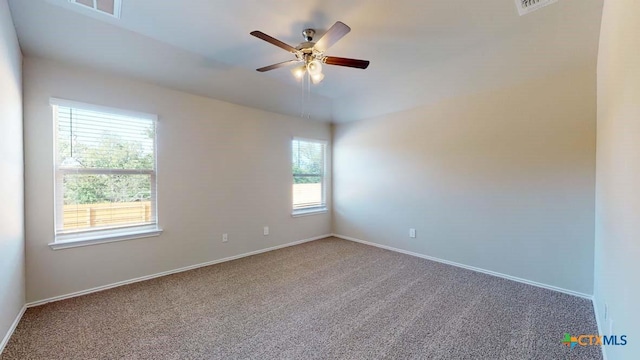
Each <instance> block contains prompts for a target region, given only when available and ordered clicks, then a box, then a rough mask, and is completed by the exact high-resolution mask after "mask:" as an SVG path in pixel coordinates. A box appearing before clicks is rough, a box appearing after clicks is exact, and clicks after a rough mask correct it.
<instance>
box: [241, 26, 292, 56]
mask: <svg viewBox="0 0 640 360" xmlns="http://www.w3.org/2000/svg"><path fill="white" fill-rule="evenodd" d="M250 34H251V35H253V36H255V37H257V38H258V39H262V40H264V41H266V42H268V43H270V44H273V45H275V46H277V47H279V48H282V49H285V50H287V51H288V52H290V53H293V54H295V53H296V52H298V50H297V49H296V48H294V47H293V46H291V45H288V44H285V43H283V42H282V41H280V40H278V39H276V38H274V37H271V36H269V35H267V34H265V33H263V32H262V31H258V30H256V31H252V32H250Z"/></svg>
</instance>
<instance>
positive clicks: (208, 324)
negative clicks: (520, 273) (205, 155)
mask: <svg viewBox="0 0 640 360" xmlns="http://www.w3.org/2000/svg"><path fill="white" fill-rule="evenodd" d="M564 333H570V334H572V335H576V334H596V333H597V330H596V323H595V316H594V313H593V308H592V305H591V302H590V301H589V300H586V299H582V298H578V297H574V296H570V295H566V294H562V293H558V292H554V291H550V290H547V289H542V288H538V287H534V286H530V285H526V284H521V283H517V282H513V281H510V280H505V279H502V278H498V277H493V276H489V275H486V274H481V273H476V272H473V271H469V270H465V269H461V268H457V267H453V266H449V265H444V264H440V263H437V262H433V261H428V260H424V259H420V258H416V257H412V256H408V255H404V254H399V253H395V252H391V251H387V250H383V249H379V248H375V247H371V246H366V245H362V244H358V243H353V242H349V241H345V240H340V239H336V238H327V239H323V240H317V241H313V242H309V243H305V244H301V245H297V246H292V247H288V248H284V249H280V250H276V251H271V252H268V253H263V254H259V255H254V256H251V257H247V258H242V259H239V260H234V261H230V262H226V263H222V264H217V265H212V266H208V267H204V268H199V269H195V270H191V271H187V272H183V273H179V274H174V275H169V276H165V277H161V278H156V279H152V280H148V281H144V282H140V283H135V284H130V285H126V286H121V287H118V288H114V289H110V290H106V291H102V292H99V293H93V294H88V295H84V296H81V297H77V298H72V299H68V300H63V301H58V302H54V303H49V304H45V305H42V306H38V307H34V308H30V309H28V310H27V311H26V313H25V314H24V317H23V318H22V320H21V322H20V323H19V325H18V327H17V329H16V331H15V333H14V335H13V337H12V338H11V340H10V341H9V343H8V345H7V347H6V348H5V350H4V352H3V353H2V354H1V355H0V359H1V360H9V359H601V355H600V348H599V347H598V346H576V347H575V348H574V349H569V348H568V347H566V346H564V345H563V344H562V343H561V341H562V338H563V335H564Z"/></svg>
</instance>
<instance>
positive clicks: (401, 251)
mask: <svg viewBox="0 0 640 360" xmlns="http://www.w3.org/2000/svg"><path fill="white" fill-rule="evenodd" d="M333 236H334V237H337V238H340V239H344V240H349V241H353V242H357V243H360V244H365V245H369V246H375V247H378V248H381V249H385V250H391V251H395V252H399V253H401V254H406V255H411V256H415V257H419V258H422V259H427V260H431V261H435V262H439V263H442V264H447V265H452V266H456V267H459V268H463V269H467V270H472V271H476V272H480V273H483V274H487V275H493V276H497V277H500V278H503V279H507V280H513V281H517V282H519V283H523V284H528V285H533V286H537V287H540V288H543V289H548V290H553V291H557V292H561V293H565V294H568V295H573V296H577V297H581V298H584V299H588V300H591V299H593V296H592V295H588V294H584V293H581V292H577V291H573V290H567V289H563V288H560V287H557V286H553V285H547V284H543V283H539V282H536V281H531V280H527V279H522V278H519V277H515V276H511V275H506V274H502V273H499V272H496V271H491V270H486V269H482V268H478V267H475V266H469V265H464V264H460V263H457V262H453V261H449V260H444V259H440V258H437V257H433V256H429V255H424V254H420V253H415V252H412V251H407V250H402V249H398V248H394V247H391V246H387V245H380V244H376V243H373V242H369V241H365V240H360V239H356V238H352V237H350V236H344V235H339V234H333Z"/></svg>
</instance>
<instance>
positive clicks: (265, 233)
mask: <svg viewBox="0 0 640 360" xmlns="http://www.w3.org/2000/svg"><path fill="white" fill-rule="evenodd" d="M262 234H263V235H264V236H267V235H269V227H268V226H265V227H264V230H263V232H262Z"/></svg>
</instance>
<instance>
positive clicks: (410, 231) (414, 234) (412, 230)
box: [409, 229, 416, 238]
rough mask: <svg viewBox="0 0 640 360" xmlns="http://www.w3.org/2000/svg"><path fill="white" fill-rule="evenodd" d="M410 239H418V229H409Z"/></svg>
mask: <svg viewBox="0 0 640 360" xmlns="http://www.w3.org/2000/svg"><path fill="white" fill-rule="evenodd" d="M409 237H410V238H414V237H416V229H409Z"/></svg>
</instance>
